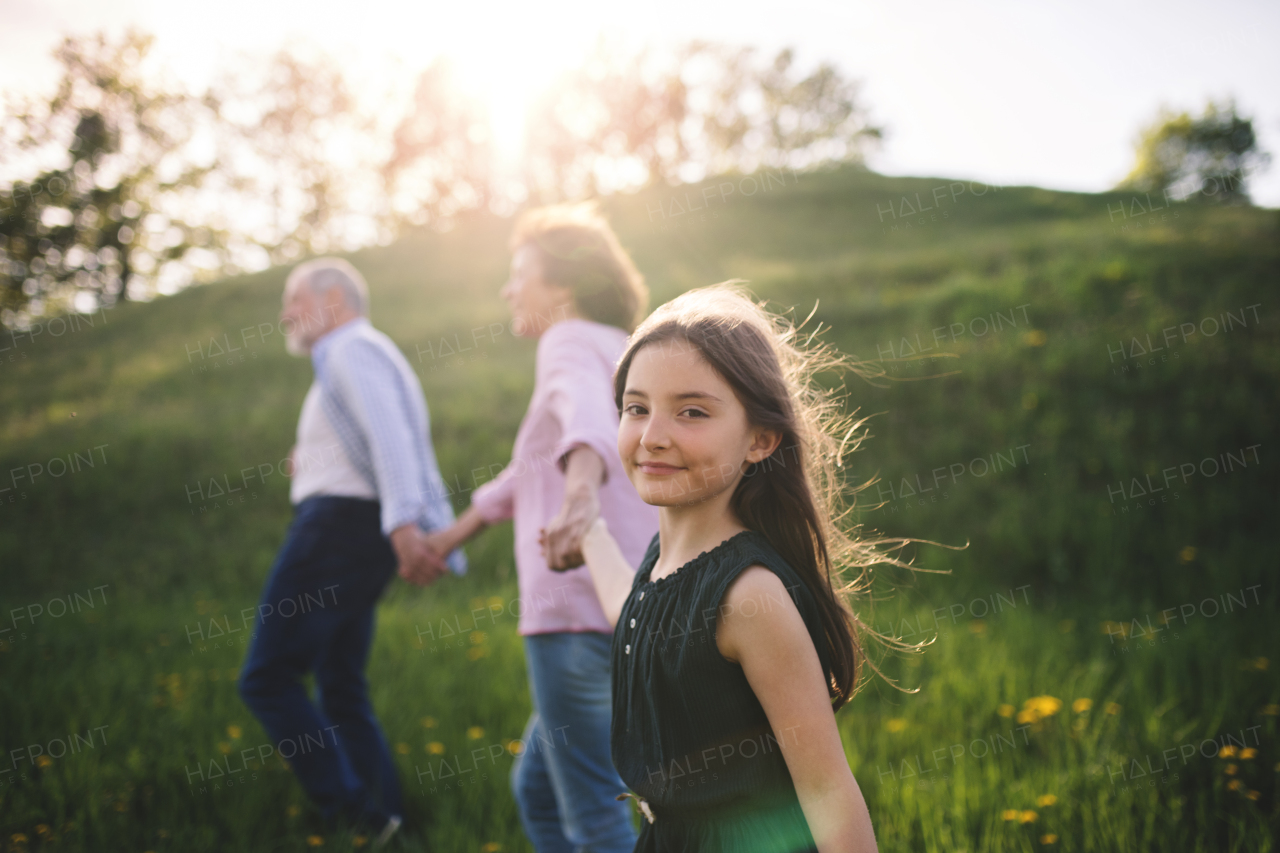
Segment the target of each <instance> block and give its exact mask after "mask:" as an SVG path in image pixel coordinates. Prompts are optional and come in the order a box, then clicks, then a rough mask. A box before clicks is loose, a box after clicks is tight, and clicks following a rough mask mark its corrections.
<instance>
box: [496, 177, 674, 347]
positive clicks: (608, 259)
mask: <svg viewBox="0 0 1280 853" xmlns="http://www.w3.org/2000/svg"><path fill="white" fill-rule="evenodd" d="M522 246H534V247H535V248H536V249H537V250H538V256H539V259H540V260H541V261H542V274H543V277H544V278H545V279H546V280H547V282H549V283H550V284H554V285H557V286H559V287H567V288H569V289H570V290H571V291H573V301H574V304H575V306H576V307H577V309H578V313H580V314H581V315H582V316H584V317H586V318H587V319H589V320H595V321H596V322H597V323H604V324H606V325H609V326H617V327H618V328H620V329H623V330H624V331H626V332H630V331H632V330H633V329H635V327H636V323H638V322H640V318H641V317H642V316H644V311H645V308H646V307H647V306H648V303H649V289H648V288H647V287H645V284H644V276H642V275H640V271H639V270H637V269H636V265H635V264H634V263H632V261H631V258H630V256H629V255H627V251H626V249H623V248H622V244H621V243H620V242H618V237H617V235H616V234H614V233H613V229H612V228H610V227H609V223H608V222H606V221H605V219H604V217H602V216H601V215H600V213H599V211H598V210H597V209H596V207H595V205H594V204H592V203H590V202H586V203H582V204H561V205H553V206H551V207H541V208H537V209H536V210H531V211H529V212H528V213H525V214H524V215H523V216H521V217H520V219H519V221H518V222H517V223H516V229H515V233H514V234H512V235H511V251H513V252H514V251H515V250H516V249H519V248H521V247H522Z"/></svg>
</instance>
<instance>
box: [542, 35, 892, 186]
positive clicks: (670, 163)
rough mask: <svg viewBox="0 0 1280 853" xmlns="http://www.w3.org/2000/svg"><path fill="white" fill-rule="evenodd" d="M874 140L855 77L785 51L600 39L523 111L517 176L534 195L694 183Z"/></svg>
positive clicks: (859, 156)
mask: <svg viewBox="0 0 1280 853" xmlns="http://www.w3.org/2000/svg"><path fill="white" fill-rule="evenodd" d="M880 136H881V131H880V129H879V128H877V127H875V126H874V125H872V124H871V121H870V119H869V116H868V113H867V111H866V108H865V107H864V105H863V104H862V101H861V98H860V96H859V93H858V84H857V83H856V82H855V81H852V80H849V79H847V78H845V77H844V76H843V75H842V74H841V72H840V71H839V70H838V69H837V68H836V67H835V66H833V65H830V64H822V65H819V66H818V67H817V68H816V69H814V70H813V71H812V72H811V73H810V74H808V75H807V76H801V75H800V74H799V72H798V71H797V68H796V62H795V54H794V52H793V51H791V50H789V49H788V50H782V51H779V53H778V54H777V55H776V56H775V57H774V58H773V59H772V60H768V61H765V60H762V59H761V57H760V56H759V55H758V53H757V52H756V51H755V50H754V49H752V48H735V47H728V46H725V45H718V44H711V43H707V42H692V43H689V44H687V45H684V46H682V47H680V48H679V49H677V50H675V51H672V52H665V53H664V52H651V51H643V52H640V53H638V54H634V55H627V54H618V53H616V52H613V51H610V50H609V49H608V47H607V46H605V45H601V46H600V47H599V48H598V49H597V51H596V54H595V55H594V56H593V57H592V58H591V59H590V60H589V61H588V62H587V63H586V64H585V65H584V66H583V67H582V68H581V69H577V70H574V71H571V72H569V73H568V74H566V75H564V76H563V77H562V78H561V79H560V80H559V81H557V83H556V84H555V86H554V87H553V88H552V89H551V90H550V91H549V92H548V93H547V94H546V95H545V96H544V98H543V99H542V100H541V102H540V103H539V104H538V106H537V108H536V109H535V111H534V114H533V116H532V117H531V122H530V129H529V146H528V148H529V150H528V165H527V176H528V177H527V182H528V184H529V187H530V190H531V193H532V194H533V195H534V197H535V198H538V199H540V200H551V199H557V198H565V197H569V198H574V197H582V196H590V195H596V194H599V193H602V192H609V191H613V190H617V189H622V188H630V187H636V186H643V185H646V184H655V183H666V184H676V183H680V182H682V181H697V180H701V179H702V178H704V177H706V176H707V175H710V174H720V173H724V172H729V171H740V172H750V171H754V170H755V169H757V168H760V167H762V166H767V167H790V168H808V167H812V166H816V165H819V164H821V163H827V162H861V161H862V160H863V158H864V156H865V154H866V152H867V149H868V147H869V146H870V145H871V144H873V143H874V142H876V141H877V140H878V139H879V138H880Z"/></svg>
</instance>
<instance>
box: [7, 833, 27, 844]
mask: <svg viewBox="0 0 1280 853" xmlns="http://www.w3.org/2000/svg"><path fill="white" fill-rule="evenodd" d="M9 840H10V841H12V842H13V843H14V844H26V843H27V837H26V836H25V835H23V834H22V833H21V832H15V833H14V834H13V835H10V836H9Z"/></svg>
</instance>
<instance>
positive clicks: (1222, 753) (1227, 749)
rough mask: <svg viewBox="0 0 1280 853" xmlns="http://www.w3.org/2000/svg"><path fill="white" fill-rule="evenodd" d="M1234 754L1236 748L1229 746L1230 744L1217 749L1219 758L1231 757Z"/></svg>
mask: <svg viewBox="0 0 1280 853" xmlns="http://www.w3.org/2000/svg"><path fill="white" fill-rule="evenodd" d="M1235 754H1236V748H1235V747H1234V746H1231V745H1230V744H1228V745H1227V746H1224V747H1223V748H1222V749H1220V750H1218V756H1219V757H1220V758H1231V757H1232V756H1233V755H1235Z"/></svg>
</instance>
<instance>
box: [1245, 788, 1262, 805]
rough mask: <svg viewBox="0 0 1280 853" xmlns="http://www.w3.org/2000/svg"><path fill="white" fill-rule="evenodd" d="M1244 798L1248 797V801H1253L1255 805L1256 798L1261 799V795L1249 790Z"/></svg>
mask: <svg viewBox="0 0 1280 853" xmlns="http://www.w3.org/2000/svg"><path fill="white" fill-rule="evenodd" d="M1245 796H1246V797H1248V798H1249V799H1251V800H1253V801H1254V802H1255V803H1256V802H1257V801H1258V797H1261V796H1262V794H1260V793H1259V792H1257V791H1253V790H1251V791H1249V793H1247V794H1245Z"/></svg>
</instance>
